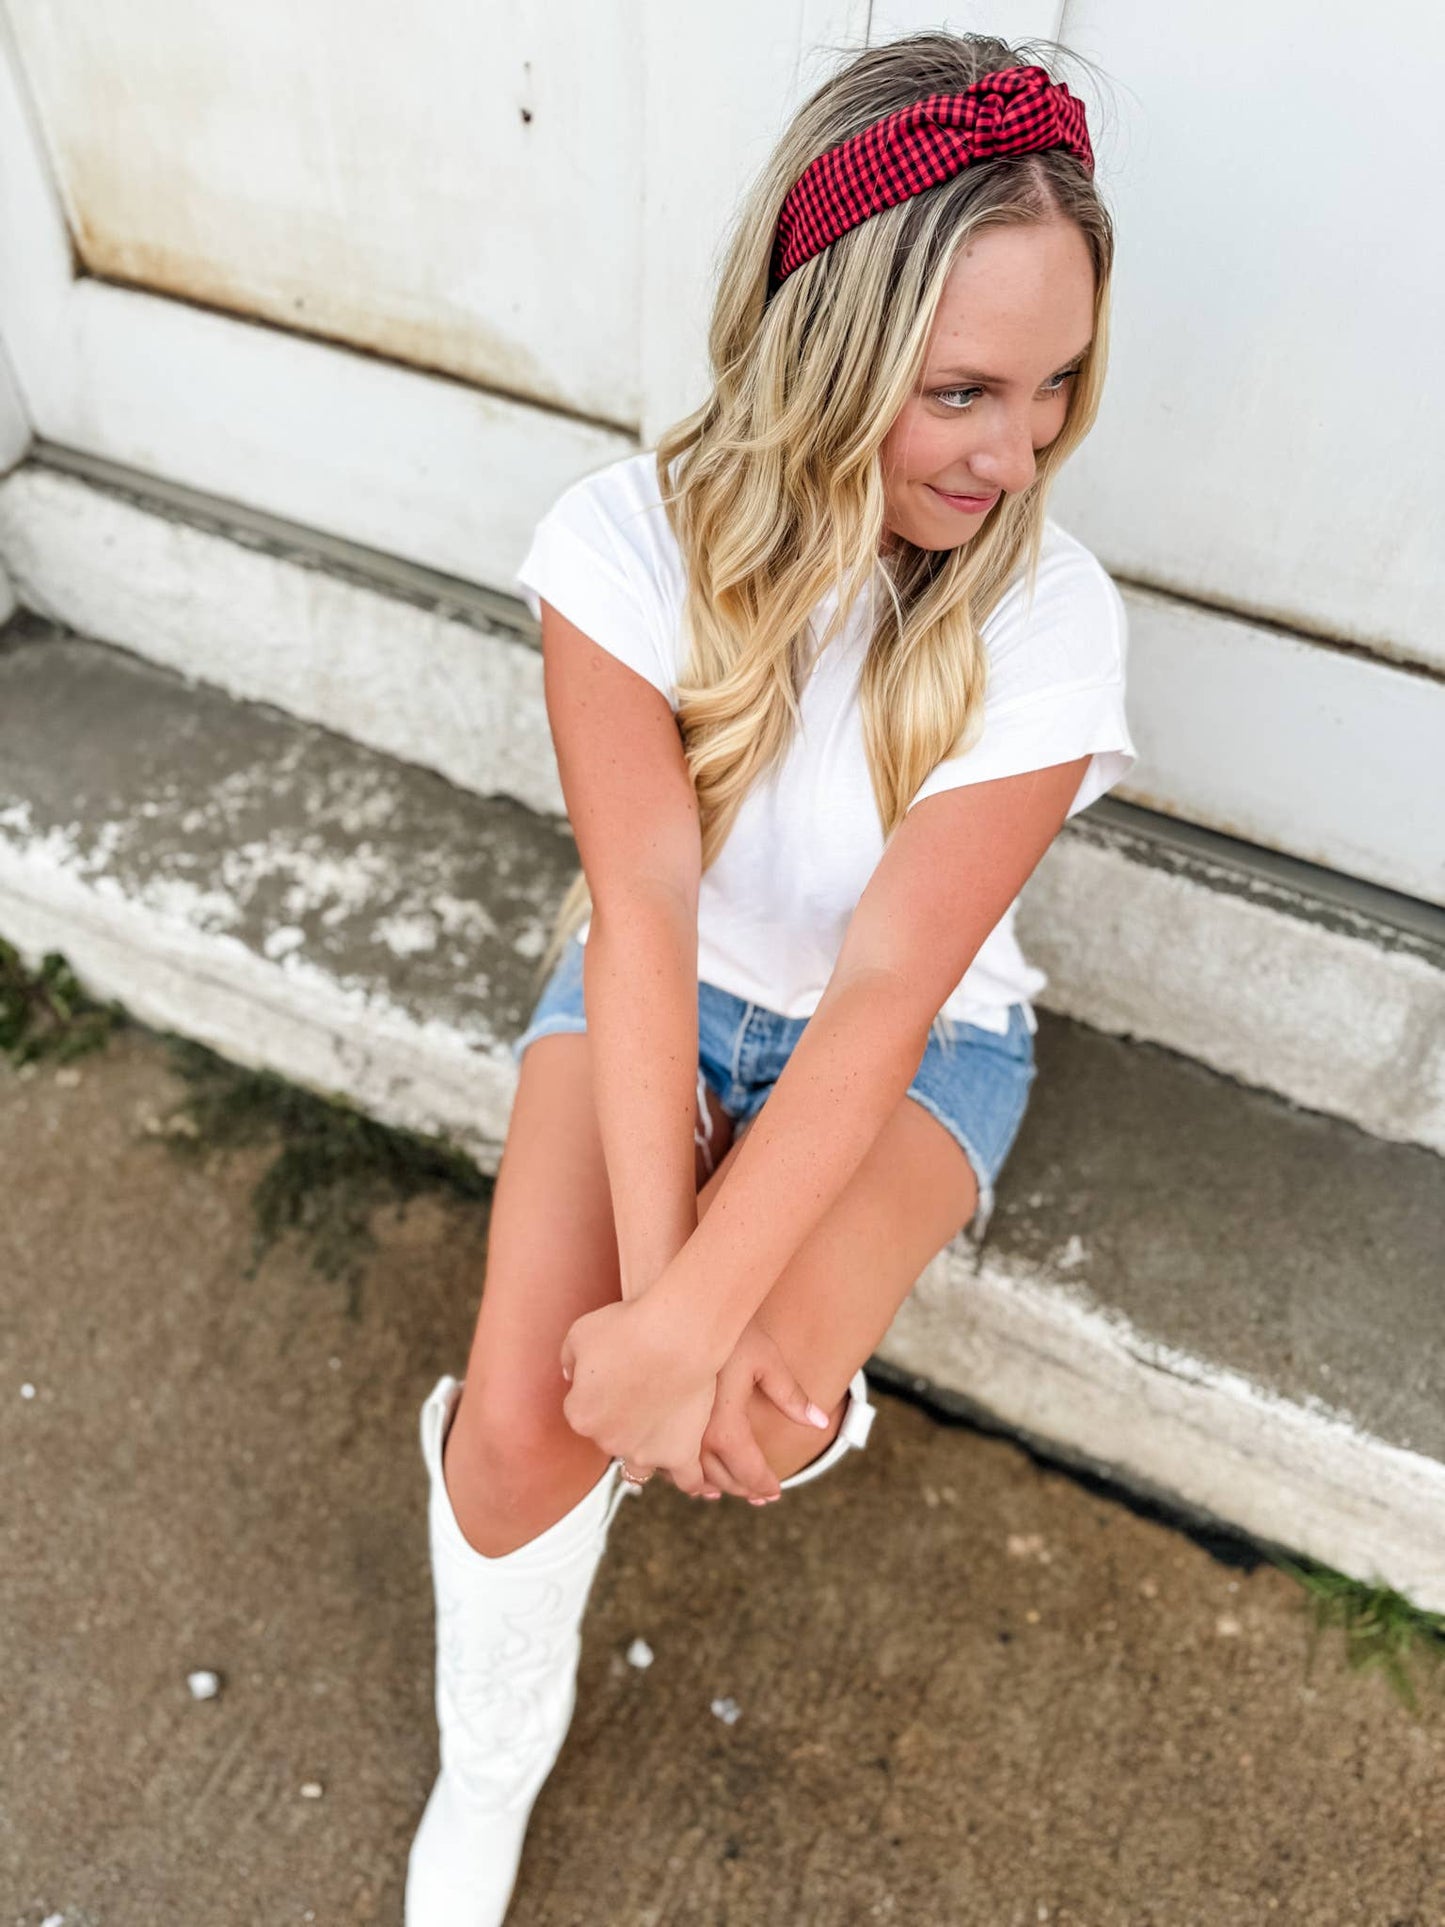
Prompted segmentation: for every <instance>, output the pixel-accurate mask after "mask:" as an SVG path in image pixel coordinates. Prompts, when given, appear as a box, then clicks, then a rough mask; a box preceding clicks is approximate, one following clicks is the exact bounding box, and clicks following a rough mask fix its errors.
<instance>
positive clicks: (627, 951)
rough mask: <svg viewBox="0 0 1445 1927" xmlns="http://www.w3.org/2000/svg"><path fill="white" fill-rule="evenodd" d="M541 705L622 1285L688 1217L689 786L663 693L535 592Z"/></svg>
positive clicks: (685, 1226) (641, 1273)
mask: <svg viewBox="0 0 1445 1927" xmlns="http://www.w3.org/2000/svg"><path fill="white" fill-rule="evenodd" d="M542 660H543V673H544V682H545V688H546V697H547V716H548V721H549V722H550V724H551V728H552V740H553V743H554V745H555V747H556V751H557V767H558V773H559V775H560V777H561V780H562V793H563V796H564V798H565V800H566V804H567V814H568V818H569V821H570V822H571V825H572V833H573V835H574V837H575V838H576V841H577V848H578V854H579V855H580V857H581V860H582V867H583V870H584V871H585V873H586V876H587V882H588V887H589V889H590V890H591V893H592V903H593V911H592V922H591V927H590V929H589V930H588V933H587V942H586V945H585V946H584V951H583V991H584V995H585V998H586V1003H587V1030H588V1036H589V1040H590V1044H591V1051H592V1085H593V1093H594V1100H595V1104H596V1111H597V1124H598V1130H599V1132H600V1134H601V1138H602V1149H603V1155H604V1157H605V1159H606V1163H607V1176H608V1182H609V1184H610V1187H611V1192H612V1208H613V1215H614V1218H615V1221H616V1225H617V1243H618V1253H619V1257H620V1260H621V1267H622V1293H623V1296H624V1298H633V1297H636V1296H638V1295H639V1294H640V1293H641V1292H643V1291H645V1290H646V1289H647V1287H648V1286H649V1285H651V1284H652V1283H653V1282H654V1281H655V1280H656V1278H657V1277H658V1276H659V1275H660V1273H661V1272H662V1271H663V1270H664V1268H665V1267H666V1266H667V1264H668V1263H669V1262H670V1261H671V1259H672V1258H674V1257H675V1256H676V1254H677V1253H678V1252H679V1251H680V1250H681V1249H682V1247H683V1245H684V1244H686V1242H687V1240H688V1239H689V1237H691V1235H692V1233H693V1231H694V1230H695V1229H696V1227H697V1190H696V1174H695V1163H694V1158H695V1151H694V1144H693V1119H694V1117H695V1115H696V1112H697V1049H698V1037H697V900H698V883H699V878H700V874H701V867H702V861H701V840H700V830H699V819H698V808H697V796H696V792H695V791H694V789H693V785H692V778H691V776H690V775H689V773H688V768H687V761H686V757H685V755H684V753H683V747H682V739H681V737H680V735H679V733H678V729H677V723H676V720H675V718H674V717H673V714H672V711H671V709H670V708H669V706H668V703H667V699H666V697H664V696H663V695H662V694H661V693H660V692H659V691H658V690H657V689H655V688H653V687H652V686H651V685H650V684H649V683H648V682H647V681H646V679H645V678H644V677H642V676H640V675H639V674H638V673H637V672H636V671H635V670H633V669H631V668H629V667H628V666H627V665H626V664H625V663H622V662H619V661H618V660H617V658H616V657H615V656H612V655H610V654H609V653H608V652H607V651H606V650H605V649H603V648H602V647H601V646H600V645H599V644H598V643H596V642H594V641H593V640H592V639H591V637H590V636H588V635H586V634H585V633H584V632H583V631H582V630H581V629H579V628H577V627H576V625H575V624H573V623H571V622H569V621H568V620H567V619H566V618H565V617H564V616H562V615H561V614H560V613H559V612H558V611H557V610H556V609H554V608H553V607H552V606H551V604H550V603H547V602H544V603H543V604H542Z"/></svg>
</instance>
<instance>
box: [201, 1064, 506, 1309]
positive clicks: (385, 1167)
mask: <svg viewBox="0 0 1445 1927" xmlns="http://www.w3.org/2000/svg"><path fill="white" fill-rule="evenodd" d="M166 1043H167V1046H168V1049H169V1051H170V1055H171V1063H172V1067H173V1068H174V1069H175V1071H176V1072H177V1074H178V1075H179V1076H180V1077H182V1078H183V1079H184V1080H185V1082H186V1084H187V1086H188V1090H187V1094H186V1096H185V1098H184V1100H183V1102H182V1105H181V1116H182V1117H184V1118H185V1120H186V1127H185V1129H184V1131H183V1132H181V1131H177V1130H176V1129H175V1127H174V1125H173V1126H172V1128H171V1129H170V1130H168V1131H167V1133H166V1141H167V1143H169V1144H170V1145H171V1146H172V1148H173V1149H174V1151H175V1152H176V1154H177V1155H178V1156H181V1157H192V1158H193V1157H195V1156H197V1155H199V1154H200V1153H202V1152H204V1151H206V1150H227V1149H233V1148H236V1147H239V1146H243V1145H255V1144H265V1143H273V1144H275V1146H276V1155H275V1157H274V1158H273V1160H272V1162H271V1163H270V1165H269V1166H268V1167H267V1169H266V1171H265V1173H264V1174H263V1176H262V1177H261V1180H260V1182H259V1183H258V1184H257V1186H256V1189H255V1190H254V1192H253V1193H252V1200H251V1201H252V1206H253V1211H254V1232H253V1238H252V1251H251V1264H250V1268H249V1272H248V1275H254V1273H255V1270H256V1267H257V1266H258V1265H259V1264H260V1262H261V1260H262V1258H263V1257H264V1256H265V1254H266V1253H267V1252H268V1251H269V1250H270V1249H271V1247H272V1246H273V1245H274V1244H275V1243H276V1242H277V1240H278V1239H280V1238H281V1237H282V1236H284V1234H285V1233H286V1232H288V1231H294V1232H296V1233H298V1234H299V1235H300V1236H301V1237H302V1238H303V1240H304V1242H305V1246H306V1249H307V1251H308V1253H309V1257H310V1261H311V1263H312V1264H313V1266H314V1267H315V1269H316V1270H317V1271H318V1272H320V1273H321V1275H322V1276H323V1277H326V1278H328V1279H332V1280H344V1281H345V1283H346V1285H347V1287H348V1299H347V1303H348V1310H349V1311H350V1313H351V1315H352V1316H353V1317H358V1316H359V1315H360V1306H361V1299H360V1294H361V1283H362V1278H363V1276H364V1273H365V1269H366V1265H367V1261H368V1260H369V1259H370V1257H371V1256H372V1254H373V1253H374V1251H375V1249H376V1239H375V1237H374V1236H373V1234H372V1230H371V1219H372V1214H373V1212H374V1211H375V1209H376V1208H377V1207H378V1206H379V1205H382V1204H386V1203H394V1204H395V1205H396V1207H397V1210H398V1212H399V1213H400V1212H402V1211H404V1210H405V1207H406V1204H407V1201H408V1200H409V1199H411V1198H414V1197H417V1196H419V1195H420V1194H421V1193H422V1192H424V1191H442V1192H446V1193H449V1194H450V1195H451V1196H453V1197H458V1198H463V1199H466V1200H468V1201H469V1202H474V1203H475V1202H482V1201H484V1200H487V1199H489V1198H490V1197H491V1192H492V1179H491V1178H490V1177H489V1176H488V1175H486V1174H485V1173H483V1172H481V1171H479V1170H478V1169H477V1167H476V1165H475V1164H474V1163H473V1162H472V1160H471V1159H470V1158H469V1157H468V1156H467V1155H466V1153H465V1152H463V1151H461V1150H459V1149H458V1148H457V1147H456V1146H455V1145H453V1144H451V1143H449V1142H448V1141H447V1140H446V1139H444V1138H433V1137H425V1136H423V1135H421V1134H420V1133H416V1132H411V1131H404V1130H399V1129H396V1128H394V1127H392V1126H388V1125H383V1124H378V1123H377V1122H376V1121H375V1119H373V1118H370V1117H368V1116H367V1115H366V1114H365V1113H364V1112H363V1111H360V1110H358V1109H357V1108H356V1106H355V1105H353V1104H350V1103H349V1102H347V1101H346V1100H345V1099H344V1098H338V1097H320V1096H317V1095H316V1094H315V1093H313V1092H311V1091H305V1090H302V1089H300V1088H299V1087H298V1086H297V1085H294V1084H288V1083H287V1082H286V1081H285V1079H283V1078H280V1077H276V1076H274V1075H273V1074H272V1073H271V1072H269V1071H258V1070H248V1069H245V1068H244V1067H242V1066H239V1065H236V1064H232V1063H230V1062H229V1061H228V1060H227V1059H225V1058H223V1057H218V1056H217V1055H216V1053H215V1052H214V1051H210V1050H207V1049H206V1048H205V1047H204V1046H203V1045H200V1044H197V1043H194V1042H193V1041H191V1040H190V1039H188V1038H182V1037H174V1036H172V1037H167V1039H166Z"/></svg>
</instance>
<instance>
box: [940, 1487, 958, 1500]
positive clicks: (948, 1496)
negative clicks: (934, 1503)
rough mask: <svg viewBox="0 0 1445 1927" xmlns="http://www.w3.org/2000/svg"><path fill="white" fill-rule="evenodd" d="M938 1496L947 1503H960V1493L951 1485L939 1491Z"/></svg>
mask: <svg viewBox="0 0 1445 1927" xmlns="http://www.w3.org/2000/svg"><path fill="white" fill-rule="evenodd" d="M938 1496H939V1498H941V1499H942V1501H943V1503H944V1504H945V1505H957V1504H958V1494H957V1493H956V1492H955V1491H954V1489H953V1487H952V1486H951V1485H946V1486H944V1488H943V1490H942V1491H941V1492H940V1493H939V1495H938Z"/></svg>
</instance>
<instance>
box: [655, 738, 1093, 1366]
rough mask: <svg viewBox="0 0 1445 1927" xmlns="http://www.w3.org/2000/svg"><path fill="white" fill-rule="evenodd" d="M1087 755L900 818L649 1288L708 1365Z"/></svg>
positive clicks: (921, 1031) (918, 1047) (1058, 820)
mask: <svg viewBox="0 0 1445 1927" xmlns="http://www.w3.org/2000/svg"><path fill="white" fill-rule="evenodd" d="M1088 761H1089V758H1088V757H1087V756H1085V757H1080V758H1077V759H1076V760H1075V761H1073V762H1071V763H1060V764H1055V765H1053V766H1052V767H1051V768H1048V769H1043V770H1032V771H1029V772H1028V773H1027V774H1024V775H1020V776H1008V777H1000V778H998V779H997V780H995V781H993V782H988V783H974V784H968V785H966V786H964V787H962V788H958V789H953V790H946V791H944V792H942V793H941V794H939V795H937V796H931V797H928V798H926V799H925V800H924V801H923V802H922V803H920V804H919V805H918V806H917V808H916V809H914V810H912V811H911V812H910V813H909V815H908V816H907V817H906V818H905V820H904V821H903V822H902V823H901V824H900V825H899V827H898V829H897V831H896V832H895V834H894V836H893V838H892V839H891V841H890V842H889V844H888V847H887V848H886V850H885V851H884V854H883V857H882V859H881V861H880V862H879V865H878V868H877V869H876V871H875V872H874V874H873V876H872V877H871V878H870V879H869V882H868V886H867V888H866V890H865V891H864V893H863V895H862V897H861V898H860V900H859V903H858V907H857V909H856V910H855V912H854V914H853V918H852V921H851V922H850V924H849V927H848V932H847V936H846V938H845V940H844V943H843V947H842V950H841V952H840V954H839V957H838V961H837V964H836V966H835V968H834V971H833V974H832V977H831V978H830V980H829V983H828V986H827V989H826V990H825V992H824V994H823V996H822V998H821V1000H820V1001H819V1004H818V1007H817V1009H816V1010H815V1012H814V1014H813V1016H812V1017H811V1019H810V1020H809V1022H808V1025H807V1027H806V1029H805V1030H804V1032H803V1035H802V1037H801V1038H800V1040H799V1042H798V1044H797V1046H796V1048H795V1049H794V1051H793V1053H792V1056H791V1057H790V1058H789V1060H788V1063H787V1065H786V1067H785V1069H784V1071H783V1074H782V1076H781V1077H780V1078H779V1079H778V1082H777V1085H776V1087H775V1088H774V1090H773V1092H772V1094H771V1096H770V1097H769V1099H768V1102H767V1104H766V1105H765V1106H764V1108H763V1110H762V1111H761V1112H760V1113H759V1115H758V1118H757V1121H756V1122H755V1123H754V1124H753V1125H752V1127H751V1128H750V1129H749V1131H748V1133H747V1135H746V1137H745V1138H744V1140H743V1142H742V1145H741V1148H740V1149H739V1150H738V1153H737V1155H736V1157H735V1159H734V1161H733V1166H732V1168H731V1170H730V1171H729V1174H728V1176H727V1178H726V1179H725V1180H724V1182H723V1184H722V1187H721V1189H720V1190H719V1191H718V1194H717V1196H716V1198H715V1200H714V1201H713V1204H712V1207H711V1209H710V1210H709V1211H708V1213H707V1215H706V1216H705V1217H704V1218H703V1219H702V1221H701V1223H700V1224H699V1225H698V1227H697V1229H696V1231H695V1232H694V1233H693V1234H692V1236H691V1237H690V1238H689V1240H688V1242H687V1244H686V1246H685V1247H684V1249H683V1250H682V1251H681V1252H680V1253H679V1255H678V1257H677V1258H676V1260H675V1261H674V1262H673V1263H672V1264H671V1265H670V1266H669V1267H668V1269H667V1271H666V1272H665V1273H664V1275H663V1276H662V1277H661V1278H660V1279H659V1280H658V1282H657V1284H656V1286H655V1287H654V1288H653V1291H652V1292H651V1293H650V1294H649V1298H650V1300H651V1301H653V1303H652V1309H653V1310H655V1311H656V1312H657V1313H658V1314H659V1315H660V1316H661V1317H662V1318H663V1319H664V1320H665V1321H666V1322H668V1323H669V1324H672V1323H676V1324H677V1325H680V1326H682V1327H683V1328H685V1329H689V1330H691V1331H692V1332H693V1333H694V1334H695V1337H696V1342H697V1344H698V1347H699V1349H700V1351H701V1352H702V1355H703V1356H704V1357H705V1358H708V1359H711V1360H713V1361H715V1362H716V1366H720V1365H721V1364H722V1363H723V1362H724V1361H725V1360H726V1359H727V1357H728V1356H729V1354H730V1353H731V1351H732V1349H733V1347H734V1346H735V1345H736V1343H737V1341H738V1338H739V1336H740V1335H741V1333H742V1332H743V1330H744V1328H745V1327H746V1326H747V1324H748V1321H749V1320H750V1319H751V1318H752V1316H753V1313H754V1312H755V1311H756V1310H757V1308H758V1306H759V1305H760V1304H761V1303H762V1301H763V1299H764V1298H765V1297H766V1296H767V1294H768V1292H769V1291H770V1290H771V1289H772V1286H773V1283H774V1281H775V1280H776V1279H777V1277H778V1275H779V1274H780V1272H781V1271H782V1270H783V1268H784V1267H785V1266H786V1264H787V1263H788V1260H789V1259H790V1258H791V1257H792V1255H793V1253H794V1252H795V1251H796V1250H797V1249H798V1247H799V1246H800V1245H801V1244H802V1242H803V1240H804V1239H805V1238H806V1237H807V1236H808V1234H809V1233H810V1232H811V1231H812V1230H813V1228H814V1226H815V1225H817V1223H818V1222H819V1220H820V1219H821V1218H822V1217H823V1215H824V1213H825V1212H826V1211H827V1210H828V1208H829V1206H830V1205H831V1204H832V1203H833V1202H834V1200H835V1199H836V1198H837V1197H838V1196H839V1194H840V1193H841V1192H842V1190H843V1188H844V1186H845V1185H846V1184H847V1182H848V1180H849V1178H850V1177H851V1176H852V1175H853V1173H854V1171H855V1170H856V1169H857V1168H858V1166H859V1165H860V1164H861V1163H862V1161H863V1158H864V1156H865V1155H866V1153H867V1151H868V1149H869V1148H870V1146H871V1145H872V1143H873V1141H874V1139H875V1138H876V1137H877V1135H878V1133H879V1132H880V1131H881V1130H882V1128H883V1125H884V1123H885V1122H886V1120H887V1119H888V1118H889V1116H891V1114H892V1113H893V1111H894V1110H895V1109H896V1108H897V1106H898V1103H899V1102H900V1100H901V1099H902V1097H903V1095H904V1093H905V1092H906V1091H907V1088H908V1086H909V1084H910V1083H911V1082H912V1081H913V1077H914V1074H915V1073H916V1071H917V1069H918V1066H919V1063H920V1062H921V1060H922V1057H923V1053H924V1050H925V1048H926V1047H927V1042H928V1030H929V1026H930V1024H931V1023H932V1021H933V1019H934V1017H935V1016H936V1015H937V1013H938V1011H939V1010H940V1009H941V1008H942V1006H943V1003H944V1000H945V999H946V998H947V996H948V994H949V992H950V991H951V990H952V989H953V987H954V986H955V985H956V984H957V982H958V980H959V979H960V978H961V977H962V975H963V973H964V971H965V970H966V969H967V967H968V965H969V964H970V963H971V961H972V960H973V958H974V956H975V955H976V954H977V952H978V950H979V947H980V946H981V945H982V943H983V940H984V938H985V937H986V936H987V935H988V933H989V931H990V930H992V929H993V927H994V925H995V924H996V923H997V922H998V920H999V918H1000V917H1001V916H1002V915H1003V913H1004V911H1005V910H1006V909H1007V908H1008V906H1009V904H1010V903H1011V902H1012V901H1013V899H1014V898H1015V896H1017V894H1018V892H1019V891H1020V890H1021V889H1022V887H1023V885H1024V883H1025V882H1026V881H1027V880H1028V878H1029V876H1030V875H1031V873H1032V872H1033V870H1034V868H1035V866H1036V865H1037V863H1038V861H1039V859H1040V857H1042V855H1043V854H1044V851H1045V850H1046V849H1047V848H1048V846H1049V844H1050V843H1051V842H1052V841H1053V839H1054V837H1055V836H1056V835H1057V833H1058V831H1059V829H1060V828H1061V826H1062V824H1063V821H1064V817H1065V813H1066V811H1067V809H1068V806H1069V803H1070V801H1071V800H1072V799H1073V797H1074V796H1075V794H1076V793H1077V791H1078V787H1079V782H1080V780H1081V778H1082V776H1083V773H1084V770H1085V768H1086V767H1087V765H1088Z"/></svg>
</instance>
